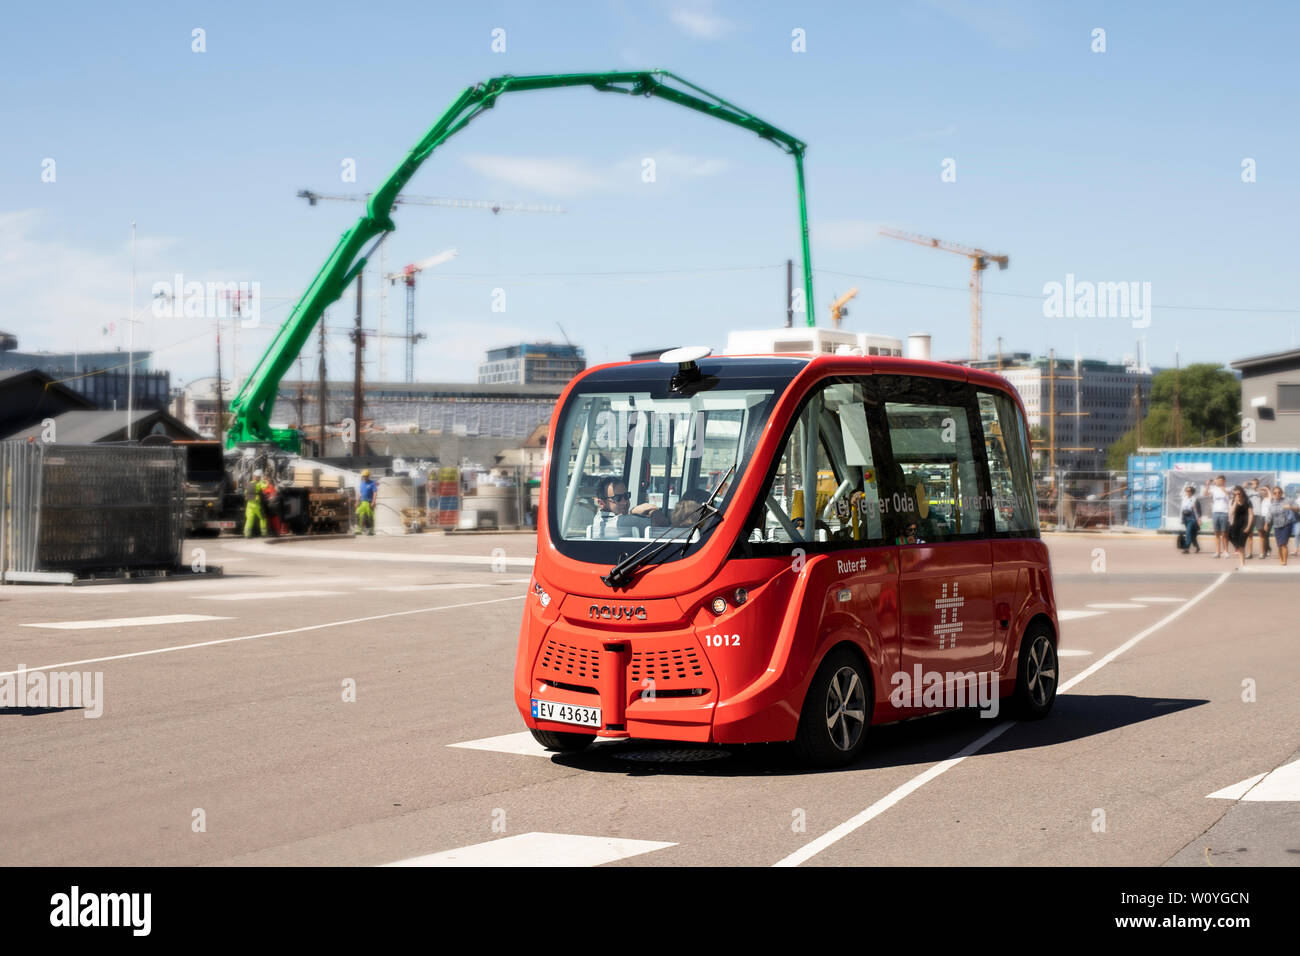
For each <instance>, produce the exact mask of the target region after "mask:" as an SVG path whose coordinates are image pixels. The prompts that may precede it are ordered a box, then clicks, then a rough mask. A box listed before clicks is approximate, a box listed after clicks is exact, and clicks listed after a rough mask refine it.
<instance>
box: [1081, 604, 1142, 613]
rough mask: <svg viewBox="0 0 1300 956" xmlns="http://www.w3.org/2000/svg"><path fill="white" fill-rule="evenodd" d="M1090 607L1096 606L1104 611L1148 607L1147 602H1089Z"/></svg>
mask: <svg viewBox="0 0 1300 956" xmlns="http://www.w3.org/2000/svg"><path fill="white" fill-rule="evenodd" d="M1088 607H1095V608H1098V609H1099V610H1102V611H1125V610H1128V609H1129V608H1133V607H1146V605H1145V604H1089V605H1088Z"/></svg>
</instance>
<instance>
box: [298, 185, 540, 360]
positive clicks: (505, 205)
mask: <svg viewBox="0 0 1300 956" xmlns="http://www.w3.org/2000/svg"><path fill="white" fill-rule="evenodd" d="M371 195H373V194H372V193H318V192H313V191H312V190H310V189H300V190H298V198H299V199H305V200H307V204H308V205H309V206H314V205H316V204H317V203H318V202H320V201H321V200H326V201H329V202H361V203H364V202H369V201H370V197H371ZM403 204H404V205H408V206H450V207H452V208H455V209H490V210H492V213H493V215H496V214H498V213H502V212H553V213H562V212H564V211H565V210H564V207H563V206H549V205H538V204H534V203H526V202H502V201H501V200H499V199H456V198H449V197H446V196H408V195H407V194H405V193H398V195H397V198H396V199H394V200H393V205H394V206H398V205H403ZM383 253H384V250H383V249H382V248H381V249H380V254H381V255H383ZM452 254H453V255H455V253H452ZM429 265H437V263H429ZM383 268H384V267H383V264H382V263H381V265H380V272H381V273H382V272H383ZM406 268H407V269H408V270H409V269H410V268H411V266H407V267H406ZM423 268H428V265H426V266H424V267H423ZM418 271H420V270H419V269H417V270H416V272H418ZM394 276H396V277H397V278H403V277H404V278H405V279H406V381H407V382H408V383H409V382H413V381H414V380H415V343H416V340H417V339H422V338H425V336H424V335H423V334H420V335H416V332H415V273H410V272H402V273H391V274H388V275H385V276H384V278H385V279H387V280H389V284H390V285H391V284H392V283H393V282H395V281H396V279H395V278H394ZM385 289H386V287H385V286H380V302H379V328H380V337H381V338H387V336H385V335H384V334H383V327H384V317H385V316H386V315H387V314H388V299H387V296H386V295H385V294H384V290H385ZM383 360H384V354H383V352H382V351H381V352H380V353H379V365H380V377H382V376H383V364H384V362H383Z"/></svg>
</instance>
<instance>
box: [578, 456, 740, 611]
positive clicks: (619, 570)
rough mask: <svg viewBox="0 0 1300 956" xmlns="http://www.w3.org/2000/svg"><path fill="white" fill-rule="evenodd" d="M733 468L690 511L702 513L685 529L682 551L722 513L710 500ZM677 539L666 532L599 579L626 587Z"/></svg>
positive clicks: (714, 496) (621, 561) (612, 586)
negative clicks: (704, 527)
mask: <svg viewBox="0 0 1300 956" xmlns="http://www.w3.org/2000/svg"><path fill="white" fill-rule="evenodd" d="M735 470H736V466H735V465H732V466H731V467H730V468H728V469H727V473H726V474H725V475H723V476H722V477H721V478H720V479H719V480H718V483H717V484H716V485H714V486H713V490H712V491H711V492H709V496H708V498H706V499H705V500H704V503H703V504H701V505H700V506H699V507H698V508H696V509H695V511H694V512H692V513H693V514H699V513H700V512H701V511H703V512H704V514H703V515H701V516H700V517H699V518H698V519H697V520H696V521H695V523H694V524H692V525H691V526H690V528H689V529H688V530H687V531H686V544H685V547H683V548H682V551H683V552H685V550H686V548H688V547H690V544H691V538H693V537H694V536H695V533H696V532H697V531H699V530H700V528H702V527H703V525H704V522H706V521H708V520H709V519H710V518H712V517H715V516H717V515H719V514H721V513H722V512H720V511H718V509H717V508H714V507H713V505H712V503H711V502H712V501H713V499H714V498H716V497H717V496H718V489H719V488H721V487H722V486H723V484H724V483H726V481H727V479H728V478H730V477H731V473H732V472H733V471H735ZM669 530H671V531H675V530H677V529H675V528H671V529H669ZM679 540H681V539H680V538H679V537H678V536H677V535H675V534H668V535H664V536H663V537H661V538H656V539H655V540H653V541H651V542H650V543H649V544H647V545H646V546H645V547H644V548H642V549H641V550H640V551H638V552H636V554H633V555H630V556H625V557H624V558H623V559H622V560H620V561H619V562H618V564H616V565H614V566H613V567H612V568H610V569H609V573H608V574H604V575H601V578H600V579H601V580H602V581H603V582H605V584H606V585H607V586H608V587H611V588H621V587H626V586H627V585H629V584H631V583H632V575H634V574H636V572H637V571H638V570H639V569H640V568H642V567H644V566H645V565H647V564H649V563H650V562H651V561H653V560H654V559H655V558H656V557H658V556H659V554H660V552H662V551H663V550H664V549H665V548H666V547H668V546H669V545H670V544H673V543H674V542H676V541H679ZM656 545H657V547H656Z"/></svg>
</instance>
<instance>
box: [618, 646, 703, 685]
mask: <svg viewBox="0 0 1300 956" xmlns="http://www.w3.org/2000/svg"><path fill="white" fill-rule="evenodd" d="M703 676H704V668H703V667H701V666H700V659H699V657H698V655H696V653H695V649H694V648H693V647H683V648H676V649H673V650H661V651H633V652H632V665H631V677H632V683H633V684H639V683H640V682H641V681H642V680H644V679H645V678H647V677H650V678H653V679H654V680H656V681H660V682H665V683H667V682H670V681H678V680H687V679H688V678H692V677H703Z"/></svg>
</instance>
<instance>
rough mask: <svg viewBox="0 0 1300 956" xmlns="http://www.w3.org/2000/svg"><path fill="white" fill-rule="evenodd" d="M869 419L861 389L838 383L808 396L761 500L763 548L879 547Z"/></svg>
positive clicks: (878, 519) (875, 479) (876, 483)
mask: <svg viewBox="0 0 1300 956" xmlns="http://www.w3.org/2000/svg"><path fill="white" fill-rule="evenodd" d="M867 419H868V416H867V413H866V402H865V399H864V396H863V390H862V386H861V385H858V384H855V383H853V382H848V381H837V382H833V383H831V384H829V385H827V386H825V387H824V388H822V389H821V390H820V391H819V392H818V393H817V394H815V395H814V396H813V398H812V399H811V400H810V401H809V403H808V405H806V406H805V407H804V410H803V411H802V413H801V414H800V416H799V418H798V419H797V420H796V423H795V426H794V428H793V430H792V431H791V433H790V436H789V438H788V439H787V440H786V443H785V447H784V448H783V450H782V453H781V458H780V460H779V462H778V464H777V468H776V471H775V473H774V475H773V478H772V481H771V484H770V485H769V486H768V488H767V491H766V493H765V496H764V508H763V522H764V523H763V527H762V528H761V529H758V530H759V531H760V533H761V535H762V540H764V541H769V542H782V543H795V542H798V543H803V542H809V543H815V542H827V543H831V544H839V545H841V546H851V545H852V544H854V543H860V544H861V545H863V546H866V545H869V544H879V543H880V542H881V540H882V522H881V505H880V495H879V491H878V487H879V486H878V482H877V474H876V466H875V453H874V452H873V449H872V443H873V440H874V441H875V442H877V443H878V442H879V441H880V439H879V437H878V436H877V437H875V438H874V439H873V436H872V434H871V431H870V429H869V426H868V421H867ZM814 423H815V427H814ZM814 433H815V434H814ZM810 439H813V440H811V441H810ZM810 451H811V457H810ZM809 505H811V507H808V506H809ZM755 540H757V539H756V538H755Z"/></svg>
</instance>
